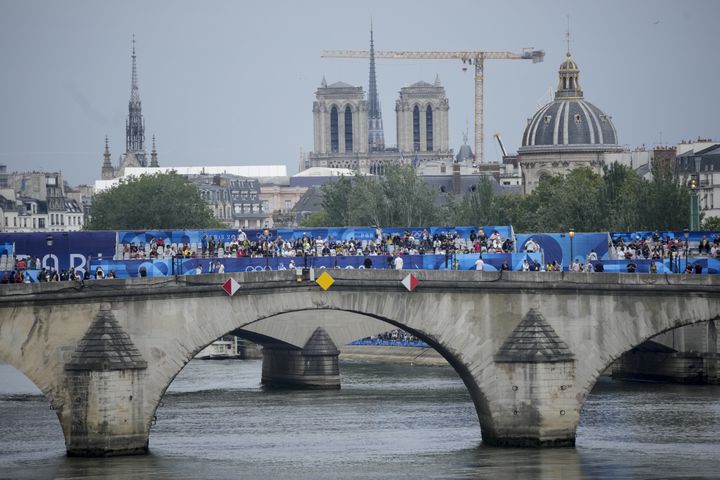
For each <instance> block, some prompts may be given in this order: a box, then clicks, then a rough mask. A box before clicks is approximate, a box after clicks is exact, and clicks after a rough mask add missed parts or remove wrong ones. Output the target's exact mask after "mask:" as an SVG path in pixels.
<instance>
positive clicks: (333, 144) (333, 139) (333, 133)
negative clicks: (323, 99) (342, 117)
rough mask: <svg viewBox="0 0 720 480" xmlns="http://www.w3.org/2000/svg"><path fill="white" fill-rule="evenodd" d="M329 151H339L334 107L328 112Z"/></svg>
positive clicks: (335, 109)
mask: <svg viewBox="0 0 720 480" xmlns="http://www.w3.org/2000/svg"><path fill="white" fill-rule="evenodd" d="M330 151H331V152H339V151H340V147H339V142H338V111H337V107H335V106H334V105H333V107H332V110H330Z"/></svg>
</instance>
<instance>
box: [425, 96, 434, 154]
mask: <svg viewBox="0 0 720 480" xmlns="http://www.w3.org/2000/svg"><path fill="white" fill-rule="evenodd" d="M425 147H426V148H427V151H428V152H432V150H433V111H432V107H431V106H430V105H428V106H427V109H426V110H425Z"/></svg>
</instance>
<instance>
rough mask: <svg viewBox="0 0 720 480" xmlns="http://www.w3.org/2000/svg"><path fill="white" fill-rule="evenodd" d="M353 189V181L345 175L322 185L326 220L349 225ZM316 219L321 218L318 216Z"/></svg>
mask: <svg viewBox="0 0 720 480" xmlns="http://www.w3.org/2000/svg"><path fill="white" fill-rule="evenodd" d="M351 189H352V182H351V180H350V178H348V177H345V176H342V177H340V178H339V179H337V180H335V181H331V182H328V183H326V184H325V185H323V186H322V187H320V192H321V193H322V208H323V211H324V212H325V220H326V221H328V222H331V223H334V224H335V225H348V218H347V212H348V199H349V198H350V190H351ZM316 220H319V218H316ZM318 226H319V225H318ZM323 226H330V225H323Z"/></svg>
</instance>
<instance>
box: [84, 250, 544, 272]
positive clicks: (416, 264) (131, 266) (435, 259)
mask: <svg viewBox="0 0 720 480" xmlns="http://www.w3.org/2000/svg"><path fill="white" fill-rule="evenodd" d="M366 258H368V259H370V261H371V262H372V268H374V269H392V268H394V266H393V264H392V263H391V261H392V258H393V257H391V256H384V255H371V256H368V257H365V256H352V257H312V256H308V257H289V258H284V257H258V258H247V257H242V258H214V259H209V258H188V259H185V258H177V259H174V260H172V259H165V260H110V259H105V258H104V257H103V259H102V260H93V261H92V263H91V270H90V271H91V273H92V274H94V273H95V271H96V270H97V268H98V267H100V268H102V270H103V272H104V273H105V275H107V274H108V273H109V272H110V271H111V270H112V271H114V272H115V276H116V277H117V278H127V277H139V276H141V274H140V272H141V271H144V274H145V275H146V276H148V277H162V276H166V275H192V274H195V273H198V267H200V269H201V270H200V271H202V273H212V272H217V269H218V266H219V265H220V264H222V265H223V268H224V269H225V272H262V271H264V270H287V269H289V268H292V266H291V262H292V263H293V264H294V267H295V268H303V267H307V268H316V269H324V268H350V269H352V268H360V269H362V268H365V266H364V263H365V259H366ZM402 258H403V269H404V270H451V269H453V266H454V263H456V266H457V268H458V269H459V270H475V261H476V260H477V259H478V255H476V254H465V255H456V256H452V255H403V257H402ZM482 258H483V261H484V263H485V267H484V270H485V271H498V270H501V269H502V266H503V263H505V262H507V265H508V268H509V270H515V271H519V270H522V264H523V260H525V259H527V260H528V262H530V263H532V262H533V261H537V262H538V263H539V264H541V265H542V261H543V259H542V254H540V253H532V254H531V253H523V254H516V253H488V254H483V255H482Z"/></svg>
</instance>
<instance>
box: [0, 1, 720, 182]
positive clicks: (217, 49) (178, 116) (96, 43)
mask: <svg viewBox="0 0 720 480" xmlns="http://www.w3.org/2000/svg"><path fill="white" fill-rule="evenodd" d="M567 15H569V16H570V28H571V32H572V35H571V39H572V42H571V45H570V49H571V51H572V54H573V57H574V58H575V60H576V61H577V63H578V64H579V66H580V83H581V86H582V88H583V90H584V92H585V98H586V99H587V100H588V101H590V102H592V103H594V104H595V105H597V106H598V107H599V108H600V109H602V110H603V111H605V112H606V113H607V114H609V115H611V116H612V117H613V120H614V122H615V126H616V128H617V131H618V135H619V141H620V143H621V144H623V145H626V146H628V147H631V148H634V147H637V146H641V145H643V144H644V145H647V146H653V145H655V144H657V143H659V142H661V141H662V142H663V143H666V144H673V143H676V142H678V141H680V140H681V139H686V138H690V137H693V138H694V137H698V136H701V137H711V138H716V139H717V138H718V137H720V88H718V84H719V81H720V62H719V61H718V60H719V59H720V31H719V30H718V28H717V24H718V23H717V22H718V19H720V2H717V1H711V0H707V1H627V0H603V1H602V2H598V1H593V2H578V1H570V0H568V1H556V2H544V1H537V0H524V1H496V2H486V1H470V0H467V1H437V0H434V1H427V0H400V1H397V0H396V1H388V0H366V1H361V2H360V1H354V2H345V1H339V0H334V1H309V0H308V1H291V0H288V1H279V0H274V1H267V2H262V1H255V2H240V1H230V0H227V1H202V2H199V1H196V0H191V1H177V0H172V1H171V0H157V1H128V0H125V1H115V2H106V1H103V2H100V1H94V0H87V1H78V0H73V1H55V0H47V1H36V0H22V1H21V0H15V1H10V0H0V65H1V67H0V68H1V70H0V72H1V73H0V163H1V164H5V165H7V168H8V171H11V172H12V171H27V170H49V171H57V170H61V171H62V172H63V173H64V174H65V177H66V179H67V180H68V181H69V182H70V183H71V184H73V185H75V184H79V183H90V182H93V181H94V180H95V179H97V178H99V177H100V167H101V164H102V153H103V147H104V137H105V135H108V137H109V139H110V148H111V153H112V157H113V163H116V162H117V159H118V157H119V155H120V154H121V153H123V152H124V149H125V118H126V116H127V106H128V99H129V95H130V67H131V61H130V52H131V38H132V34H133V33H134V34H135V35H136V38H137V55H138V60H137V61H138V76H139V84H140V96H141V99H142V105H143V115H144V117H145V125H146V137H147V150H148V153H149V150H150V139H151V137H152V135H153V134H154V135H156V136H157V147H158V152H159V161H160V164H161V165H163V166H171V165H179V166H180V165H182V166H184V165H250V164H285V165H288V168H289V170H290V172H291V173H294V172H296V171H297V164H298V158H299V155H300V151H301V150H302V151H304V152H308V151H311V150H312V148H313V131H312V102H313V100H314V94H315V90H316V89H317V87H318V86H319V85H320V81H321V80H322V77H323V75H324V76H325V77H326V78H327V81H328V83H332V82H335V81H338V80H342V81H345V82H348V83H351V84H354V85H361V86H363V88H364V89H365V90H367V83H368V64H367V61H366V60H346V59H321V58H320V52H321V50H323V49H358V50H359V49H367V48H368V43H369V24H370V19H371V17H372V19H373V23H374V26H375V27H374V29H375V45H376V49H378V50H503V51H513V52H520V51H521V50H522V49H523V48H524V47H535V48H538V49H544V50H545V51H546V58H545V62H544V63H540V64H533V63H532V62H529V61H506V60H496V61H487V62H486V69H485V71H486V84H485V86H486V88H485V113H486V116H485V124H486V143H485V152H486V158H488V159H498V158H499V157H500V152H499V149H498V147H496V145H495V144H494V143H493V140H492V134H493V133H495V132H499V133H500V134H501V135H502V138H503V140H504V142H505V144H506V148H507V149H508V150H510V151H516V150H517V148H518V146H519V142H520V137H521V135H522V132H523V129H524V126H525V124H526V122H527V118H528V117H530V116H532V114H533V113H534V111H535V110H536V108H537V107H538V105H539V104H541V103H545V102H546V101H548V100H549V99H550V97H549V91H551V90H552V91H554V90H555V88H556V86H557V69H558V66H559V64H560V63H561V62H562V61H563V59H564V55H565V50H566V44H565V31H566V28H567ZM436 74H437V75H439V76H440V80H441V82H442V84H443V85H444V86H445V88H446V92H447V95H448V98H449V102H450V142H451V147H452V148H454V149H455V151H456V152H457V150H458V148H459V146H460V145H461V144H462V135H463V132H464V131H465V129H466V125H467V124H469V125H470V129H471V133H470V138H471V139H472V119H473V75H472V70H471V69H469V70H468V71H467V72H463V71H462V64H461V63H460V62H459V61H451V60H445V61H429V60H378V61H377V77H378V87H379V91H380V100H381V108H382V111H383V120H384V123H385V138H386V144H388V145H394V144H395V143H396V140H395V115H394V114H395V112H394V108H395V100H396V98H397V95H398V91H399V89H400V88H401V87H403V86H406V85H409V84H411V83H414V82H416V81H418V80H425V81H428V82H432V81H433V80H434V79H435V75H436Z"/></svg>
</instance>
